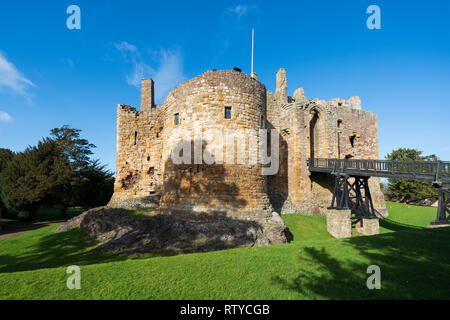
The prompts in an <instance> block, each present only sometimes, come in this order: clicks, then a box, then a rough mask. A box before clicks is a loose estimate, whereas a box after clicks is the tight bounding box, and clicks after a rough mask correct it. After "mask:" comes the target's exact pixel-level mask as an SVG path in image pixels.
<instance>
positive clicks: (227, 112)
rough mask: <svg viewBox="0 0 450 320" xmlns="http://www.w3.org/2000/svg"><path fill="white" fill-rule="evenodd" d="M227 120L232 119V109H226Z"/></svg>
mask: <svg viewBox="0 0 450 320" xmlns="http://www.w3.org/2000/svg"><path fill="white" fill-rule="evenodd" d="M225 119H231V107H225Z"/></svg>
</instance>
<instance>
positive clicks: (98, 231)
mask: <svg viewBox="0 0 450 320" xmlns="http://www.w3.org/2000/svg"><path fill="white" fill-rule="evenodd" d="M74 228H81V230H82V231H83V232H85V233H86V234H87V235H88V240H89V241H97V242H99V248H101V249H102V250H103V251H104V252H110V253H120V254H134V253H150V252H171V253H187V252H197V251H211V250H221V249H228V248H234V247H242V246H261V245H267V244H271V243H273V244H280V243H286V242H287V240H288V239H287V237H288V235H289V232H288V230H287V228H286V226H285V225H284V223H283V222H282V220H281V221H280V220H278V219H269V220H261V221H249V220H243V219H234V218H230V217H227V216H225V215H214V214H191V215H164V214H156V215H153V216H136V215H134V214H132V213H131V212H130V211H127V210H125V209H120V208H108V207H100V208H95V209H91V210H89V211H86V212H84V213H83V214H81V215H79V216H77V217H75V218H73V219H70V220H69V221H67V222H66V223H65V224H63V225H62V226H60V227H59V228H58V229H57V230H56V231H57V232H60V231H68V230H71V229H74Z"/></svg>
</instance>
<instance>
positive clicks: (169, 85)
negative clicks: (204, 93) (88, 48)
mask: <svg viewBox="0 0 450 320" xmlns="http://www.w3.org/2000/svg"><path fill="white" fill-rule="evenodd" d="M114 46H115V47H116V49H117V50H119V51H120V52H121V53H122V57H123V58H124V60H125V61H126V62H127V63H129V64H131V65H132V67H133V70H132V71H131V72H130V73H129V74H128V75H126V81H127V83H128V84H129V85H132V86H135V87H137V88H140V86H141V79H144V78H152V79H153V80H154V81H155V100H156V101H157V102H162V100H163V99H164V98H165V96H166V95H167V94H168V93H169V91H170V90H171V89H173V88H174V87H176V86H177V85H178V84H180V83H181V82H183V81H184V80H186V76H185V75H184V74H183V58H182V55H181V52H180V51H179V50H164V49H161V50H160V51H158V52H153V56H154V59H156V61H157V63H156V67H152V66H150V65H149V64H148V63H147V62H145V61H144V60H143V59H142V57H141V54H140V52H139V50H138V49H137V47H136V46H135V45H132V44H130V43H128V42H126V41H123V42H121V43H119V44H115V45H114Z"/></svg>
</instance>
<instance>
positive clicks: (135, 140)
mask: <svg viewBox="0 0 450 320" xmlns="http://www.w3.org/2000/svg"><path fill="white" fill-rule="evenodd" d="M136 144H137V131H135V132H134V145H136Z"/></svg>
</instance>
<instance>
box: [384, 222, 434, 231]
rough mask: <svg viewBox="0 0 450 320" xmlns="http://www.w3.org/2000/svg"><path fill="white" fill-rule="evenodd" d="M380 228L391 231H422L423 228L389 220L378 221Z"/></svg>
mask: <svg viewBox="0 0 450 320" xmlns="http://www.w3.org/2000/svg"><path fill="white" fill-rule="evenodd" d="M379 221H380V227H382V228H385V229H388V230H391V231H408V230H423V229H425V228H423V227H416V226H411V225H408V224H405V223H400V222H396V221H392V220H389V219H380V220H379Z"/></svg>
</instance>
